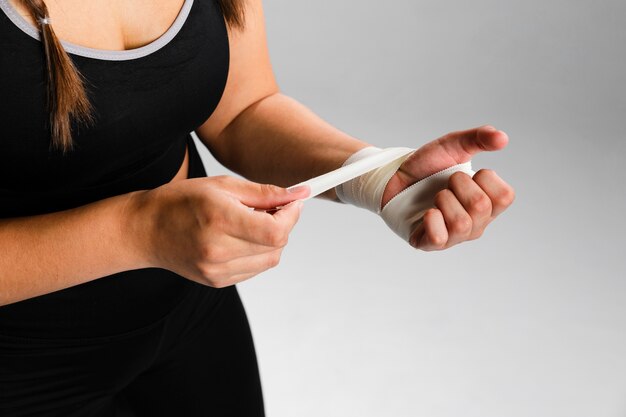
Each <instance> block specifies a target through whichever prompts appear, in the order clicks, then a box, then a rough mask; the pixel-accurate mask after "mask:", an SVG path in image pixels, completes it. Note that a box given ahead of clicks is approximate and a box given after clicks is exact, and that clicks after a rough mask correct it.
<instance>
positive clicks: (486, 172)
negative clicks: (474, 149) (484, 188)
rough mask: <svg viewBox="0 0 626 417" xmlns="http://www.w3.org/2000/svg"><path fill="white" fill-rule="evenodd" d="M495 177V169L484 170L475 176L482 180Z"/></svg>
mask: <svg viewBox="0 0 626 417" xmlns="http://www.w3.org/2000/svg"><path fill="white" fill-rule="evenodd" d="M494 175H496V171H494V170H493V169H489V168H482V169H480V170H479V171H478V172H477V173H476V175H475V176H477V177H479V178H480V177H493V176H494Z"/></svg>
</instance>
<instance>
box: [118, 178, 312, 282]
mask: <svg viewBox="0 0 626 417" xmlns="http://www.w3.org/2000/svg"><path fill="white" fill-rule="evenodd" d="M308 194H309V190H308V188H304V189H299V190H295V192H288V191H287V190H286V189H284V188H281V187H277V186H273V185H267V184H257V183H253V182H249V181H245V180H241V179H237V178H233V177H227V176H220V177H209V178H195V179H189V180H184V181H177V182H172V183H169V184H166V185H163V186H161V187H159V188H156V189H154V190H150V191H142V192H138V193H135V195H134V196H133V198H132V199H131V202H130V203H129V205H128V206H127V208H126V213H127V219H128V228H129V229H128V230H129V236H132V237H133V239H135V242H134V247H136V248H137V249H138V253H139V254H140V256H141V257H142V259H143V261H144V262H145V264H146V265H147V266H150V267H158V268H164V269H168V270H170V271H173V272H175V273H177V274H179V275H182V276H184V277H186V278H188V279H190V280H193V281H196V282H199V283H201V284H204V285H208V286H211V287H216V288H222V287H226V286H230V285H233V284H236V283H238V282H241V281H244V280H246V279H248V278H251V277H253V276H255V275H257V274H259V273H261V272H263V271H265V270H267V269H269V268H272V267H274V266H276V265H278V262H279V260H280V255H281V252H282V250H283V248H284V247H285V245H286V244H287V240H288V237H289V233H290V232H291V230H292V228H293V227H294V225H295V224H296V222H297V221H298V218H299V216H300V212H301V210H302V202H299V201H296V200H300V199H303V198H306V197H307V196H308ZM292 202H293V203H292ZM290 203H291V204H290ZM279 206H285V207H284V208H283V209H281V210H278V211H276V212H275V213H274V214H268V213H266V212H264V211H259V210H251V209H250V207H255V208H258V209H271V208H274V207H279Z"/></svg>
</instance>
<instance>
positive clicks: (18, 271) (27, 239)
mask: <svg viewBox="0 0 626 417" xmlns="http://www.w3.org/2000/svg"><path fill="white" fill-rule="evenodd" d="M130 196H131V195H130V194H126V195H122V196H118V197H113V198H109V199H106V200H102V201H99V202H96V203H93V204H89V205H86V206H83V207H79V208H76V209H72V210H67V211H63V212H58V213H52V214H46V215H40V216H32V217H24V218H16V219H3V220H0V247H1V248H2V250H0V305H6V304H10V303H14V302H17V301H21V300H25V299H28V298H32V297H36V296H38V295H43V294H47V293H50V292H54V291H57V290H61V289H64V288H68V287H71V286H74V285H78V284H81V283H84V282H88V281H92V280H94V279H97V278H100V277H103V276H107V275H111V274H114V273H117V272H121V271H125V270H131V269H137V268H139V267H142V266H144V265H142V259H141V257H140V256H139V251H138V250H137V248H136V245H134V242H133V239H132V236H135V235H136V234H135V233H133V232H132V231H130V230H128V223H127V219H128V217H127V216H126V214H127V213H126V209H127V205H128V201H129V199H130V198H131V197H130Z"/></svg>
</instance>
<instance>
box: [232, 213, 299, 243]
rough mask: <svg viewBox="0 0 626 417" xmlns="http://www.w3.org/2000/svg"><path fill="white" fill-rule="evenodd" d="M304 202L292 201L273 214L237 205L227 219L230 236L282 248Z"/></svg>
mask: <svg viewBox="0 0 626 417" xmlns="http://www.w3.org/2000/svg"><path fill="white" fill-rule="evenodd" d="M303 206H304V203H303V202H302V201H294V202H292V203H289V204H287V205H286V206H285V207H283V208H282V209H281V210H278V211H277V212H276V213H275V214H269V213H265V212H262V211H250V210H249V209H248V208H247V207H245V206H242V205H239V206H238V207H237V208H234V209H233V211H232V213H233V218H232V219H231V221H229V223H230V225H231V226H232V228H231V229H230V230H229V233H230V234H231V236H233V237H236V238H239V239H241V240H244V241H246V242H250V243H253V244H257V245H263V246H268V247H273V248H282V247H284V246H285V245H286V244H287V241H288V239H289V233H290V232H291V230H292V229H293V227H294V226H295V224H296V223H297V222H298V219H299V218H300V213H301V212H302V207H303Z"/></svg>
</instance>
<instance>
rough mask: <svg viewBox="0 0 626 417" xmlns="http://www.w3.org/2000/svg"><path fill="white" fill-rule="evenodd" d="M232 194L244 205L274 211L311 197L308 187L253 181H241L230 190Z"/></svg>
mask: <svg viewBox="0 0 626 417" xmlns="http://www.w3.org/2000/svg"><path fill="white" fill-rule="evenodd" d="M229 191H230V192H231V194H234V195H235V197H236V198H237V199H238V200H239V201H240V202H241V203H242V204H244V205H246V206H248V207H253V208H258V209H265V210H266V209H272V208H275V207H280V206H284V205H287V204H289V203H291V202H292V201H296V200H302V199H305V198H306V197H308V196H309V194H310V192H311V191H310V189H309V187H308V186H302V187H294V188H290V189H287V188H283V187H278V186H276V185H272V184H259V183H256V182H251V181H245V180H243V181H240V182H239V183H238V184H237V185H236V186H235V187H232V188H231V189H230V190H229Z"/></svg>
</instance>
